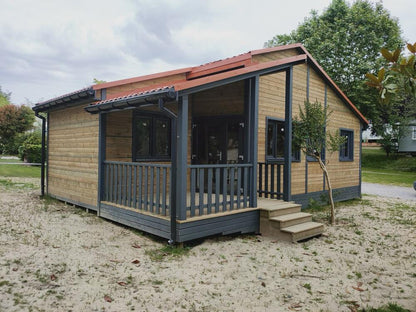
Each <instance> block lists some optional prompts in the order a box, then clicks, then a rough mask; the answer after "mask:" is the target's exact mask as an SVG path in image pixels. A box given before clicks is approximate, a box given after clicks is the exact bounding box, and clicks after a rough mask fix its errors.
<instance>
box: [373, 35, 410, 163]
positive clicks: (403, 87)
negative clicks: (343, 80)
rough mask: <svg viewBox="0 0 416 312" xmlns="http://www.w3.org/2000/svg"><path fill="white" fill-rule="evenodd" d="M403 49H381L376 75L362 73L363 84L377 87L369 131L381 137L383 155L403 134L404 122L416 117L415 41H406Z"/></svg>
mask: <svg viewBox="0 0 416 312" xmlns="http://www.w3.org/2000/svg"><path fill="white" fill-rule="evenodd" d="M407 50H408V51H407V53H405V52H402V51H401V49H400V48H398V49H396V50H394V51H392V52H390V51H389V50H387V49H385V48H383V49H381V54H382V55H383V57H384V59H385V60H386V62H387V65H386V66H385V67H382V68H381V69H380V70H379V71H378V73H377V75H374V74H372V73H367V74H366V76H367V79H368V81H367V82H366V83H367V85H368V86H370V87H373V88H375V89H377V90H378V101H377V102H376V103H377V106H376V107H375V111H376V118H374V120H373V131H374V132H375V134H377V135H379V136H381V137H382V138H383V140H382V142H381V144H382V147H383V149H384V150H385V152H386V154H387V156H389V154H390V152H391V150H392V148H393V145H394V144H395V142H397V141H398V140H399V139H400V138H401V137H402V136H403V135H404V134H405V131H404V129H406V124H407V123H408V122H409V121H410V120H411V119H414V118H415V117H416V42H415V43H414V44H410V43H408V44H407Z"/></svg>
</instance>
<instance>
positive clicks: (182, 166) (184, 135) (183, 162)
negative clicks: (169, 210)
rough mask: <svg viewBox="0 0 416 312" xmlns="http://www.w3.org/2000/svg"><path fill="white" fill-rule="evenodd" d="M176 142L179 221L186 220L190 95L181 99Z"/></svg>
mask: <svg viewBox="0 0 416 312" xmlns="http://www.w3.org/2000/svg"><path fill="white" fill-rule="evenodd" d="M176 142H177V143H176V146H177V150H176V153H177V159H176V209H177V211H176V215H177V216H178V219H179V220H185V219H186V187H187V185H186V182H187V181H186V174H187V160H188V95H183V96H182V97H181V98H180V99H179V103H178V124H177V133H176Z"/></svg>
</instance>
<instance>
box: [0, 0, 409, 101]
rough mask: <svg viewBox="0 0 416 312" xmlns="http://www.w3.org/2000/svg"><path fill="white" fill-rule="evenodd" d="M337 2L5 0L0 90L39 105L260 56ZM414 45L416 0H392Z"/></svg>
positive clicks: (0, 3) (388, 4)
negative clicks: (103, 86) (98, 87)
mask: <svg viewBox="0 0 416 312" xmlns="http://www.w3.org/2000/svg"><path fill="white" fill-rule="evenodd" d="M330 3H331V0H313V1H310V0H292V1H282V0H251V1H248V0H117V1H114V0H112V1H109V0H70V1H68V0H41V1H33V0H0V87H1V88H2V91H3V92H11V93H12V94H11V101H12V103H13V104H35V103H38V102H40V101H44V100H48V99H51V98H53V97H56V96H60V95H63V94H65V93H69V92H72V91H75V90H78V89H81V88H84V87H87V86H89V85H91V84H93V79H94V78H97V79H100V80H105V81H113V80H119V79H125V78H130V77H136V76H142V75H146V74H151V73H156V72H161V71H166V70H171V69H177V68H182V67H188V66H196V65H200V64H204V63H207V62H210V61H215V60H219V59H223V58H226V57H230V56H234V55H238V54H241V53H245V52H248V51H250V50H255V49H261V48H262V47H263V45H264V43H265V42H266V41H267V40H269V39H271V38H273V36H275V35H276V34H286V33H289V32H290V31H292V30H294V29H296V27H297V26H298V25H299V24H300V23H302V22H303V20H304V18H305V17H307V16H309V15H310V12H311V10H316V11H318V12H319V13H321V12H322V11H323V10H324V9H325V8H326V7H328V6H329V4H330ZM383 5H384V7H385V8H386V9H387V10H388V11H389V12H390V13H391V16H393V17H396V18H398V20H399V24H400V26H401V28H402V31H403V36H404V38H405V39H407V40H408V41H409V42H412V43H414V42H416V32H415V30H416V16H415V15H416V2H415V1H414V0H384V1H383Z"/></svg>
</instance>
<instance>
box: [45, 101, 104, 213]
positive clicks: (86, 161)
mask: <svg viewBox="0 0 416 312" xmlns="http://www.w3.org/2000/svg"><path fill="white" fill-rule="evenodd" d="M84 106H85V105H81V106H77V107H72V108H65V109H62V110H56V111H51V112H50V113H49V125H48V126H49V129H48V135H49V137H48V144H49V146H48V153H49V155H48V194H50V195H52V196H56V197H59V198H61V199H67V200H68V201H72V202H74V203H82V204H87V205H90V206H94V207H95V206H96V205H97V181H98V115H91V114H89V113H87V112H86V111H85V110H84V109H83V107H84Z"/></svg>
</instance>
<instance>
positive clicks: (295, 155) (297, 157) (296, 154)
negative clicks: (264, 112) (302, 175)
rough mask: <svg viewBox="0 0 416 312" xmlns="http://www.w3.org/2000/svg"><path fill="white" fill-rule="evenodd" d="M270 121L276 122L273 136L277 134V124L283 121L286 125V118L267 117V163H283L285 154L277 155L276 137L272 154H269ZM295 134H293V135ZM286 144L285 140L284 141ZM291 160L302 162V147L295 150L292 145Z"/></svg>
mask: <svg viewBox="0 0 416 312" xmlns="http://www.w3.org/2000/svg"><path fill="white" fill-rule="evenodd" d="M269 123H272V124H274V129H273V136H274V137H275V136H277V124H278V123H283V126H285V120H284V119H282V118H275V117H266V128H265V132H266V141H265V145H266V146H265V159H266V162H267V163H279V162H280V163H282V162H284V161H285V158H284V156H283V157H277V156H276V140H275V139H274V140H273V141H272V142H273V143H272V144H273V146H272V155H269V154H268V144H269ZM292 136H293V135H292ZM283 144H284V142H283ZM291 160H292V162H301V152H300V149H298V150H295V151H293V145H292V154H291Z"/></svg>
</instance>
